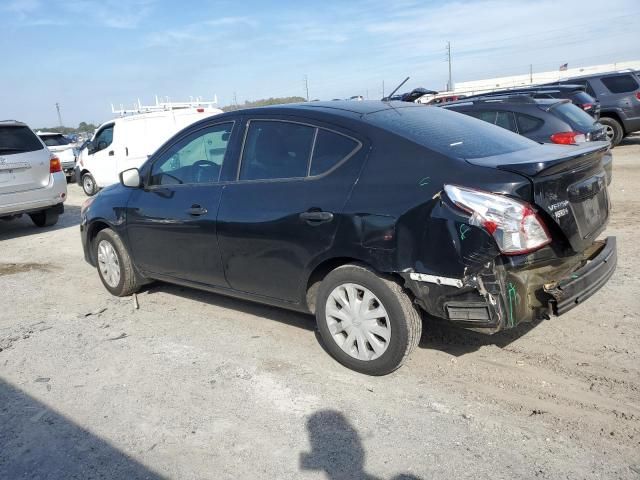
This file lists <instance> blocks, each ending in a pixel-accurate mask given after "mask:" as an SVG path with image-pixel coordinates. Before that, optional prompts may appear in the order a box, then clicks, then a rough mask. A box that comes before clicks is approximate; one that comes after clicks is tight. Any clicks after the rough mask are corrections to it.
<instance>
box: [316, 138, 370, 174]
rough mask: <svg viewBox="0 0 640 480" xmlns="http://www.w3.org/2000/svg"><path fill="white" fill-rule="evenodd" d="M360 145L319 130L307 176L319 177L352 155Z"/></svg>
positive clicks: (351, 140) (349, 139)
mask: <svg viewBox="0 0 640 480" xmlns="http://www.w3.org/2000/svg"><path fill="white" fill-rule="evenodd" d="M359 146H360V144H359V143H358V142H356V141H355V140H353V139H351V138H349V137H345V136H344V135H340V134H339V133H334V132H330V131H328V130H323V129H319V130H318V136H317V137H316V144H315V147H314V149H313V158H312V159H311V169H310V170H309V175H320V174H321V173H325V172H326V171H328V170H331V169H332V168H333V167H334V166H336V165H337V164H338V163H340V162H341V161H342V160H344V159H345V158H347V157H348V156H350V155H351V154H352V153H354V152H355V151H356V150H357V149H358V147H359Z"/></svg>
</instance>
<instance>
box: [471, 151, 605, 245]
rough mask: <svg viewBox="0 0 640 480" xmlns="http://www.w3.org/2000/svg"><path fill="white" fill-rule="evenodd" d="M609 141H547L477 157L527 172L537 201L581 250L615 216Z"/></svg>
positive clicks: (482, 162) (487, 163) (485, 162)
mask: <svg viewBox="0 0 640 480" xmlns="http://www.w3.org/2000/svg"><path fill="white" fill-rule="evenodd" d="M608 148H609V145H608V143H606V142H591V144H590V145H588V146H570V145H567V146H564V145H541V146H540V147H536V148H531V149H526V150H520V151H517V152H513V153H511V154H507V155H500V156H496V157H488V158H484V159H477V160H472V161H471V163H474V164H478V165H483V166H493V167H495V168H498V169H500V170H507V171H510V172H514V173H518V174H520V175H523V176H525V177H527V178H528V179H529V180H530V181H531V182H532V184H533V197H534V198H533V199H526V200H528V201H531V200H533V203H534V204H535V205H536V206H537V207H538V208H540V209H541V210H543V211H544V212H545V213H546V214H547V215H546V217H547V218H546V219H545V221H546V222H553V224H555V225H556V226H557V227H558V228H559V229H560V230H561V231H562V233H563V234H564V235H565V236H566V238H567V240H568V241H569V244H570V245H571V248H572V249H573V250H574V251H576V252H581V251H583V250H584V249H585V248H587V247H588V246H589V245H591V244H592V243H593V240H594V239H595V238H596V237H597V236H598V235H599V234H600V233H601V232H602V231H603V230H604V228H605V226H606V224H607V221H608V220H609V195H608V192H607V174H606V172H605V169H604V164H603V157H604V155H605V154H606V153H607V151H608Z"/></svg>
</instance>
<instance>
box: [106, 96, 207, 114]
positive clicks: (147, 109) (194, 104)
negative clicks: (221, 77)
mask: <svg viewBox="0 0 640 480" xmlns="http://www.w3.org/2000/svg"><path fill="white" fill-rule="evenodd" d="M217 105H218V96H217V95H214V96H213V100H212V101H205V100H202V97H195V98H194V97H189V101H188V102H170V101H169V97H165V101H164V102H161V101H160V99H159V98H158V96H157V95H156V103H155V105H142V103H141V102H140V99H138V101H137V102H136V103H134V104H133V108H131V109H127V108H124V106H123V105H122V104H120V109H119V110H116V109H115V107H114V106H113V103H112V104H111V113H113V114H116V115H120V116H121V117H124V116H125V115H139V114H141V113H151V112H164V111H169V110H180V109H185V108H206V107H209V108H213V107H215V106H217Z"/></svg>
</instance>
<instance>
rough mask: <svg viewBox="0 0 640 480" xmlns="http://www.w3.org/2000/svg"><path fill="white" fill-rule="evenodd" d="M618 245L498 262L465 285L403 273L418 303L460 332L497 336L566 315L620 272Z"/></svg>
mask: <svg viewBox="0 0 640 480" xmlns="http://www.w3.org/2000/svg"><path fill="white" fill-rule="evenodd" d="M616 255H617V252H616V239H615V237H607V238H606V239H605V240H602V241H598V242H594V244H593V245H592V246H591V247H590V248H589V249H588V250H587V251H585V252H584V253H582V254H579V255H573V256H570V257H566V258H556V259H554V260H553V261H547V262H541V263H537V262H536V263H532V264H529V263H527V262H526V261H525V262H524V263H523V264H521V265H518V266H515V265H513V264H510V263H501V262H499V261H496V262H492V263H490V264H487V265H486V266H485V268H484V269H483V270H482V271H479V272H477V273H475V274H469V275H467V276H465V277H464V278H461V279H454V278H447V277H438V276H434V275H428V274H422V273H417V272H403V273H402V275H403V277H404V279H405V284H406V286H407V288H409V290H411V292H412V293H413V294H414V297H415V301H416V303H417V304H418V305H419V306H420V307H421V308H422V309H423V310H425V311H426V312H427V313H428V314H430V315H433V316H436V317H439V318H443V319H445V320H448V321H451V322H452V323H455V324H456V325H459V326H461V327H465V328H470V329H473V330H477V331H482V332H485V333H495V332H498V331H500V330H504V329H507V328H511V327H514V326H516V325H518V324H519V323H523V322H531V321H534V320H537V319H543V318H549V317H550V316H551V315H562V314H563V313H566V312H568V311H569V310H571V309H572V308H574V307H576V306H577V305H579V304H580V303H582V302H584V301H585V300H586V299H588V298H589V297H590V296H592V295H593V294H594V293H595V292H597V291H598V290H599V289H600V288H602V286H603V285H604V284H605V283H606V282H607V281H608V280H609V278H610V277H611V275H613V272H614V271H615V268H616V259H617V256H616Z"/></svg>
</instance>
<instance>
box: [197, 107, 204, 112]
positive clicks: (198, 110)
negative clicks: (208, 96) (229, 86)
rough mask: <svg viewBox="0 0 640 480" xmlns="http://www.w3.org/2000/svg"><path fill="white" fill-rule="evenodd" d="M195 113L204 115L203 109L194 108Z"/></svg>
mask: <svg viewBox="0 0 640 480" xmlns="http://www.w3.org/2000/svg"><path fill="white" fill-rule="evenodd" d="M196 112H198V113H204V108H196Z"/></svg>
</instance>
